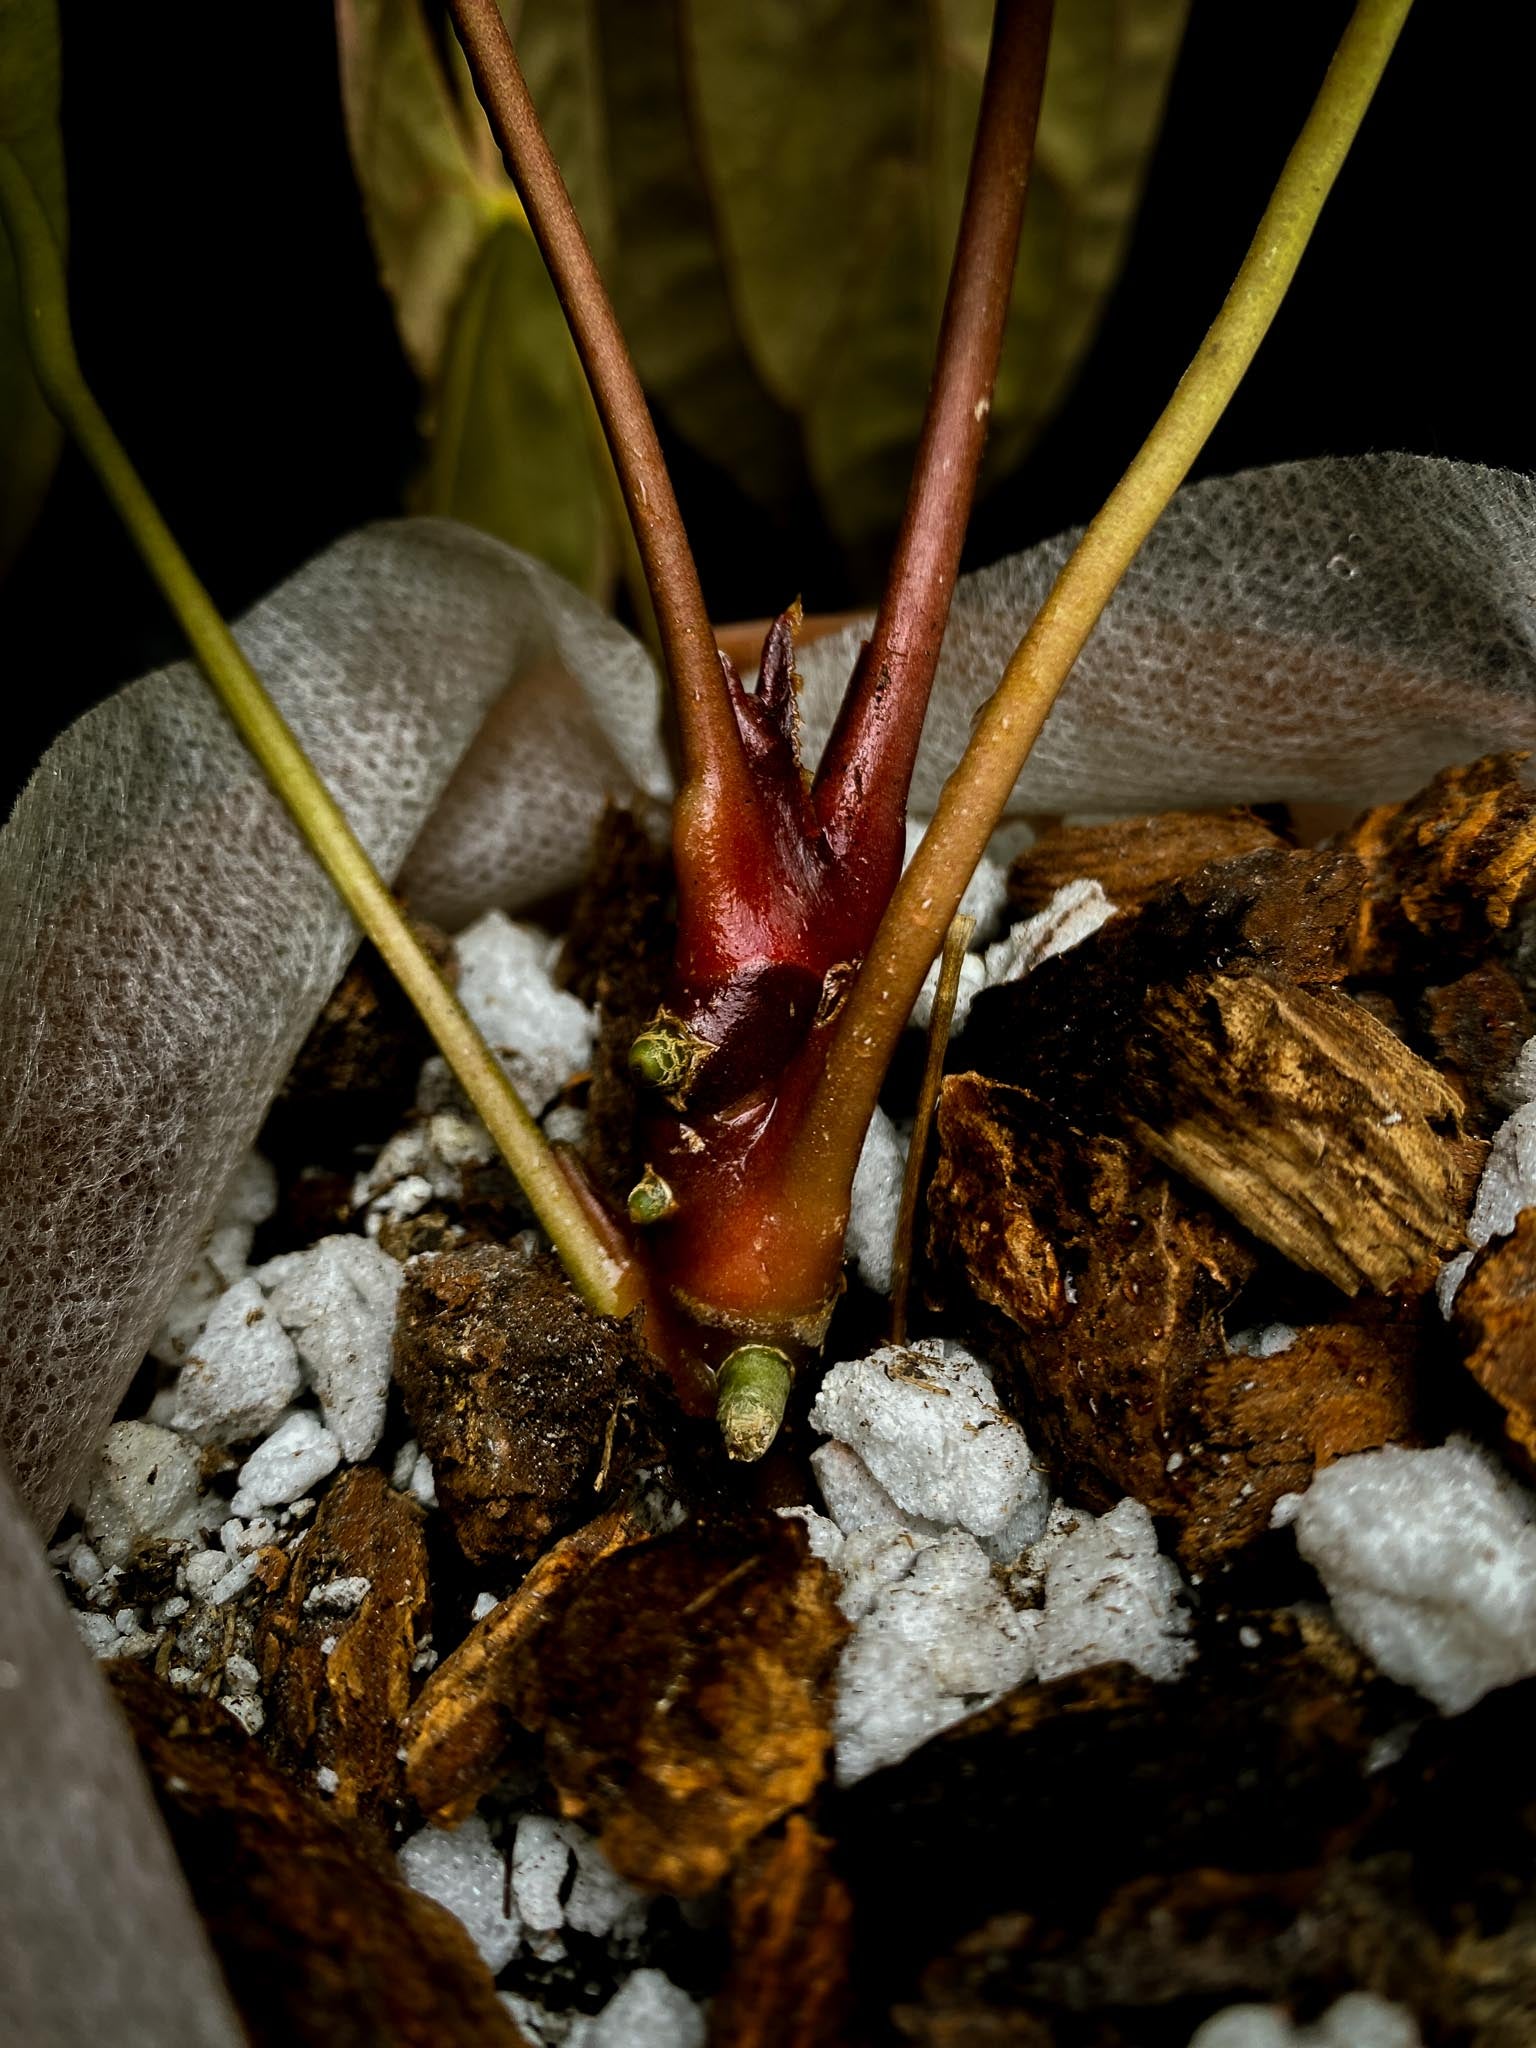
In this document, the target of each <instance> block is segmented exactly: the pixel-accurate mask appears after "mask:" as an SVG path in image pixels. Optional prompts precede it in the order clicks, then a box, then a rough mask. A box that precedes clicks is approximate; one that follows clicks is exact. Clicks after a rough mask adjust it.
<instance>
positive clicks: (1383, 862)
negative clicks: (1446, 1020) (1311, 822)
mask: <svg viewBox="0 0 1536 2048" xmlns="http://www.w3.org/2000/svg"><path fill="white" fill-rule="evenodd" d="M1526 759H1527V756H1526V755H1524V754H1488V755H1485V756H1484V757H1483V759H1482V760H1480V761H1471V762H1468V763H1467V764H1466V765H1464V766H1462V767H1459V768H1446V769H1442V771H1441V772H1440V774H1438V775H1437V776H1436V777H1435V778H1434V780H1433V781H1432V782H1431V783H1430V784H1429V785H1428V786H1427V787H1426V788H1425V789H1423V790H1421V791H1420V792H1419V794H1418V795H1417V796H1415V797H1410V798H1409V799H1408V801H1407V802H1406V803H1401V804H1382V805H1379V806H1378V807H1377V808H1376V809H1375V810H1371V811H1367V812H1365V814H1364V815H1363V816H1362V817H1361V818H1359V819H1358V820H1357V821H1356V823H1355V824H1354V825H1352V826H1351V827H1350V829H1349V831H1348V832H1346V833H1343V834H1342V835H1341V836H1340V838H1339V840H1338V841H1337V842H1336V843H1337V845H1338V847H1339V849H1340V850H1341V851H1344V852H1349V853H1353V854H1355V855H1357V856H1358V857H1359V859H1360V860H1362V861H1363V862H1364V863H1365V867H1366V871H1367V874H1368V876H1369V881H1368V885H1367V889H1366V894H1365V897H1364V899H1363V901H1362V903H1361V907H1360V914H1359V918H1358V920H1357V922H1356V927H1355V933H1354V947H1353V960H1354V971H1355V972H1357V973H1360V974H1369V975H1385V974H1391V973H1393V972H1395V971H1396V970H1397V969H1398V968H1400V967H1401V966H1402V965H1403V964H1404V963H1405V961H1408V960H1412V959H1415V958H1423V957H1425V956H1428V957H1431V958H1438V959H1442V960H1446V959H1454V958H1456V957H1458V956H1460V957H1470V956H1472V955H1475V954H1476V953H1477V952H1479V951H1481V950H1483V949H1485V948H1486V947H1487V946H1488V944H1489V942H1490V940H1492V939H1493V938H1495V937H1496V936H1497V935H1498V934H1500V933H1503V932H1506V931H1508V929H1509V926H1510V922H1511V920H1512V918H1513V916H1514V913H1515V910H1516V908H1517V907H1518V906H1519V905H1520V904H1521V903H1523V902H1524V901H1525V900H1526V898H1527V897H1528V896H1529V895H1530V894H1531V893H1532V890H1533V889H1536V794H1533V792H1532V791H1531V789H1530V788H1528V787H1527V785H1526V784H1525V783H1524V782H1522V780H1521V778H1520V769H1521V765H1522V763H1523V762H1524V761H1525V760H1526Z"/></svg>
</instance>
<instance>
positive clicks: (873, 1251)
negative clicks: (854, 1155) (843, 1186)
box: [846, 1109, 907, 1294]
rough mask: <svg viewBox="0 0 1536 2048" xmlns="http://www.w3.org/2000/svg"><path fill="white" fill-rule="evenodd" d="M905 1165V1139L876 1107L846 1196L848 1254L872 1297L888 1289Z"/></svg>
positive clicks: (882, 1111) (884, 1292) (889, 1288)
mask: <svg viewBox="0 0 1536 2048" xmlns="http://www.w3.org/2000/svg"><path fill="white" fill-rule="evenodd" d="M906 1167H907V1147H906V1141H905V1140H904V1139H903V1138H902V1137H901V1135H900V1134H899V1132H898V1131H897V1129H896V1126H895V1125H894V1124H893V1123H892V1122H891V1120H890V1118H889V1117H888V1116H887V1115H886V1113H885V1111H884V1110H883V1109H876V1111H875V1113H874V1115H873V1116H872V1117H871V1118H870V1123H869V1130H868V1131H867V1133H866V1134H865V1138H864V1149H863V1151H862V1152H860V1154H859V1164H858V1170H857V1172H856V1173H855V1174H854V1176H853V1192H852V1194H851V1195H850V1197H849V1207H848V1235H847V1239H846V1251H847V1256H848V1257H849V1258H850V1259H852V1261H853V1263H854V1264H855V1266H857V1268H858V1271H859V1278H860V1279H861V1280H862V1281H863V1282H864V1285H865V1286H866V1287H871V1288H873V1289H874V1291H875V1293H876V1294H889V1293H890V1291H891V1259H892V1253H893V1252H894V1250H895V1246H896V1217H897V1213H898V1212H899V1210H900V1208H901V1179H902V1175H903V1174H904V1173H905V1172H906Z"/></svg>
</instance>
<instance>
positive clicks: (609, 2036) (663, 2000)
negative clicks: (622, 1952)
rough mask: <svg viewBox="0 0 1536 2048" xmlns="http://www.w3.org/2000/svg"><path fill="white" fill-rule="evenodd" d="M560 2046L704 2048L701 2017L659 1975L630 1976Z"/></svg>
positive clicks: (640, 1972)
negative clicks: (602, 2005) (600, 2007)
mask: <svg viewBox="0 0 1536 2048" xmlns="http://www.w3.org/2000/svg"><path fill="white" fill-rule="evenodd" d="M565 2040H566V2048H704V2015H703V2013H702V2012H700V2010H699V2008H698V2007H697V2006H696V2005H695V2004H694V2002H693V2000H692V1999H691V1998H690V1997H689V1996H688V1994H687V1992H686V1991H684V1990H682V1989H681V1988H680V1987H679V1986H678V1985H676V1984H674V1983H673V1982H672V1979H671V1978H670V1977H668V1976H666V1975H664V1974H663V1972H662V1971H660V1970H636V1971H634V1972H633V1973H632V1974H631V1975H630V1976H628V1977H626V1978H625V1980H624V1982H623V1983H622V1984H621V1985H620V1986H619V1988H618V1990H617V1991H616V1992H615V1993H614V1995H613V1996H612V1998H610V1999H609V2001H608V2003H607V2004H606V2005H605V2006H604V2007H603V2009H602V2011H601V2012H600V2013H597V2014H595V2015H594V2016H592V2017H590V2018H588V2017H586V2016H583V2017H582V2018H581V2019H579V2020H577V2022H576V2024H575V2025H574V2026H573V2027H572V2028H571V2031H570V2032H569V2033H568V2034H567V2035H566V2037H565Z"/></svg>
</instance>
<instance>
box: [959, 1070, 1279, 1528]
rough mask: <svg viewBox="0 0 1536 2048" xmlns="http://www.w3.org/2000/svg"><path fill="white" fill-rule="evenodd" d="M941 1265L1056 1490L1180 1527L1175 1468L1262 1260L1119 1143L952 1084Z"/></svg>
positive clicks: (1004, 1092)
mask: <svg viewBox="0 0 1536 2048" xmlns="http://www.w3.org/2000/svg"><path fill="white" fill-rule="evenodd" d="M939 1146H940V1150H939V1159H938V1163H937V1166H936V1168H935V1171H934V1176H933V1182H932V1185H931V1188H930V1191H929V1197H928V1208H929V1217H930V1223H931V1235H930V1247H929V1249H930V1258H931V1261H932V1264H933V1267H934V1269H935V1273H936V1274H937V1275H938V1276H939V1278H940V1283H941V1284H942V1285H943V1286H944V1288H945V1290H946V1292H947V1294H948V1295H949V1297H950V1299H951V1301H953V1302H956V1303H957V1304H958V1303H961V1302H964V1301H965V1300H967V1299H968V1298H973V1299H974V1300H975V1301H976V1302H978V1303H980V1304H982V1305H983V1307H984V1308H985V1309H990V1310H993V1311H995V1312H996V1313H995V1314H994V1315H993V1316H992V1317H991V1318H990V1319H989V1320H988V1322H987V1343H986V1350H987V1355H988V1357H989V1358H990V1359H992V1361H993V1362H994V1363H995V1364H996V1365H997V1367H998V1368H999V1372H1000V1374H1001V1376H1002V1380H1003V1384H1004V1388H1005V1391H1006V1393H1007V1395H1008V1397H1009V1405H1010V1406H1011V1407H1012V1409H1013V1410H1014V1412H1015V1413H1016V1414H1017V1415H1018V1416H1019V1417H1020V1418H1021V1420H1022V1421H1023V1422H1024V1425H1025V1428H1026V1430H1027V1431H1028V1433H1029V1436H1030V1440H1031V1442H1032V1443H1033V1444H1034V1445H1035V1447H1036V1449H1037V1450H1038V1451H1040V1452H1041V1453H1042V1454H1043V1455H1044V1456H1045V1457H1046V1459H1047V1461H1048V1462H1049V1465H1050V1468H1051V1472H1052V1476H1053V1481H1054V1483H1055V1485H1056V1486H1057V1487H1058V1489H1060V1490H1064V1491H1066V1492H1067V1493H1068V1495H1069V1497H1070V1498H1072V1499H1074V1500H1079V1501H1081V1502H1083V1503H1084V1504H1085V1505H1087V1506H1089V1507H1093V1508H1095V1509H1102V1508H1109V1507H1112V1506H1113V1505H1114V1503H1115V1502H1116V1501H1117V1500H1119V1499H1120V1498H1121V1497H1122V1496H1123V1495H1125V1494H1127V1493H1129V1494H1134V1495H1135V1496H1136V1498H1137V1499H1138V1500H1142V1501H1145V1502H1146V1503H1147V1505H1148V1506H1149V1507H1150V1508H1151V1509H1152V1512H1153V1513H1154V1514H1171V1513H1175V1512H1177V1511H1178V1510H1179V1508H1180V1505H1181V1501H1182V1489H1181V1488H1180V1487H1178V1486H1176V1485H1175V1484H1174V1483H1173V1480H1172V1479H1171V1477H1170V1475H1169V1473H1168V1470H1167V1466H1168V1461H1169V1458H1170V1457H1171V1456H1173V1455H1174V1454H1175V1453H1184V1454H1187V1450H1188V1443H1189V1421H1190V1414H1191V1408H1192V1404H1193V1402H1194V1399H1195V1396H1196V1394H1197V1392H1198V1390H1199V1388H1200V1386H1201V1383H1202V1379H1203V1377H1204V1375H1205V1374H1206V1373H1207V1371H1208V1370H1209V1369H1210V1368H1211V1367H1212V1366H1213V1365H1216V1364H1220V1363H1224V1362H1225V1359H1226V1339H1225V1335H1224V1329H1223V1317H1224V1315H1225V1312H1226V1311H1227V1310H1228V1308H1229V1307H1230V1305H1231V1304H1232V1302H1233V1301H1234V1300H1235V1299H1236V1296H1237V1294H1238V1291H1239V1289H1240V1288H1241V1287H1242V1286H1243V1284H1244V1282H1245V1281H1246V1280H1247V1279H1248V1277H1249V1275H1250V1274H1251V1273H1252V1271H1253V1268H1254V1263H1255V1260H1254V1253H1253V1251H1252V1249H1251V1248H1250V1247H1249V1246H1248V1245H1247V1244H1246V1242H1245V1241H1243V1240H1242V1239H1241V1238H1240V1237H1239V1236H1238V1235H1237V1234H1236V1233H1235V1232H1233V1231H1232V1229H1231V1228H1230V1226H1228V1225H1227V1224H1226V1222H1225V1221H1224V1219H1222V1218H1221V1217H1220V1216H1218V1215H1216V1214H1215V1213H1213V1212H1212V1210H1211V1208H1210V1206H1209V1204H1207V1203H1206V1202H1204V1201H1203V1200H1202V1199H1201V1198H1200V1197H1198V1196H1195V1195H1192V1194H1188V1193H1186V1192H1184V1191H1183V1190H1182V1189H1181V1188H1180V1187H1179V1186H1178V1185H1177V1184H1176V1183H1175V1182H1174V1181H1173V1180H1172V1178H1171V1177H1170V1176H1169V1175H1168V1174H1167V1173H1166V1172H1164V1171H1163V1170H1162V1169H1161V1168H1160V1167H1159V1166H1157V1165H1156V1164H1154V1162H1153V1161H1151V1160H1150V1159H1149V1158H1148V1157H1147V1156H1146V1154H1145V1153H1144V1152H1143V1151H1142V1150H1141V1149H1140V1147H1138V1146H1135V1145H1132V1144H1130V1143H1129V1142H1127V1141H1126V1140H1125V1139H1121V1138H1112V1137H1104V1136H1098V1135H1094V1136H1089V1135H1085V1134H1084V1133H1081V1132H1078V1131H1075V1130H1073V1129H1072V1128H1071V1126H1070V1125H1068V1124H1067V1123H1065V1121H1064V1120H1063V1119H1061V1118H1060V1117H1058V1116H1056V1115H1055V1114H1054V1112H1052V1111H1051V1110H1050V1109H1049V1108H1048V1107H1047V1106H1046V1105H1045V1104H1044V1103H1042V1102H1040V1101H1038V1100H1037V1099H1036V1098H1035V1097H1034V1096H1032V1095H1030V1094H1029V1093H1028V1092H1027V1091H1026V1090H1025V1089H1022V1088H1010V1087H1007V1086H1005V1085H1004V1084H1003V1083H1001V1082H996V1081H988V1080H985V1079H984V1078H983V1077H982V1076H980V1075H977V1074H958V1075H954V1076H952V1077H951V1078H950V1079H949V1080H947V1081H946V1082H945V1083H944V1087H943V1090H942V1092H941V1094H940V1097H939Z"/></svg>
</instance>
